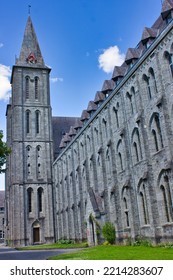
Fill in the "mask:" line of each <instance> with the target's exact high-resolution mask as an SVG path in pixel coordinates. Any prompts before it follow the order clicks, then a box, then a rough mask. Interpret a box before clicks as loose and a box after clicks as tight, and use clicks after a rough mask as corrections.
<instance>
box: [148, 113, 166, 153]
mask: <svg viewBox="0 0 173 280" xmlns="http://www.w3.org/2000/svg"><path fill="white" fill-rule="evenodd" d="M150 129H151V133H152V135H153V140H154V146H155V151H156V152H157V151H159V150H160V149H162V148H163V147H164V146H163V138H162V132H161V126H160V119H159V114H158V113H154V114H153V115H152V117H151V121H150Z"/></svg>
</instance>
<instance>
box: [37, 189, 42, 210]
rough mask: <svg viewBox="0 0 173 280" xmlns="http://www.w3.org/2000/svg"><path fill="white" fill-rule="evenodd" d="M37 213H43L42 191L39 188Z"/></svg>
mask: <svg viewBox="0 0 173 280" xmlns="http://www.w3.org/2000/svg"><path fill="white" fill-rule="evenodd" d="M37 195H38V211H39V212H42V211H43V189H42V188H41V187H40V188H38V192H37Z"/></svg>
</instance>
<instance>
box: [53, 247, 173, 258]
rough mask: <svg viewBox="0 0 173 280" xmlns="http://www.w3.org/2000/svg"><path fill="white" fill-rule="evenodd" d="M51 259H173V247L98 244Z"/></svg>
mask: <svg viewBox="0 0 173 280" xmlns="http://www.w3.org/2000/svg"><path fill="white" fill-rule="evenodd" d="M49 260H173V248H162V247H144V246H96V247H91V248H86V249H83V250H80V251H77V252H73V253H69V254H62V255H59V256H54V257H50V258H49Z"/></svg>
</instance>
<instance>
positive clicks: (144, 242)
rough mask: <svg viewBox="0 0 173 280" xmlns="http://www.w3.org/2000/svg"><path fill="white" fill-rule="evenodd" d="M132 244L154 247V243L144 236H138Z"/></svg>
mask: <svg viewBox="0 0 173 280" xmlns="http://www.w3.org/2000/svg"><path fill="white" fill-rule="evenodd" d="M132 246H145V247H152V243H151V241H150V240H149V239H147V238H146V237H144V236H137V237H136V240H135V241H134V242H133V243H132Z"/></svg>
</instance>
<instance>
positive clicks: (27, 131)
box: [26, 110, 30, 134]
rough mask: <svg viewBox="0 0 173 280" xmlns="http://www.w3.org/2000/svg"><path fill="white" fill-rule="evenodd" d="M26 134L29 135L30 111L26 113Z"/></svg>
mask: <svg viewBox="0 0 173 280" xmlns="http://www.w3.org/2000/svg"><path fill="white" fill-rule="evenodd" d="M26 133H27V134H28V133H30V111H29V110H28V111H26Z"/></svg>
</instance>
